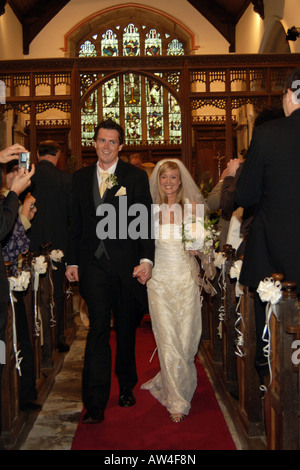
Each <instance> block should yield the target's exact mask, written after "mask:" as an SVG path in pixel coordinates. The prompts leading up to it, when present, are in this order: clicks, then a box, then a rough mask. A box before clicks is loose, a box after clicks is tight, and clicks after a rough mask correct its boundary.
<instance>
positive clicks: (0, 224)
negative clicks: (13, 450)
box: [0, 144, 34, 449]
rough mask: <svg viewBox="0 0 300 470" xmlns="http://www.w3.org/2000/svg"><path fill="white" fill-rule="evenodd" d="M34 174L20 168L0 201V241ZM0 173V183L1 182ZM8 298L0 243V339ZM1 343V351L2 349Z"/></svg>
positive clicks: (7, 156) (9, 153) (14, 149)
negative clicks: (20, 197) (7, 191)
mask: <svg viewBox="0 0 300 470" xmlns="http://www.w3.org/2000/svg"><path fill="white" fill-rule="evenodd" d="M20 152H27V150H26V149H25V148H24V147H22V146H21V145H19V144H14V145H11V146H10V147H7V148H5V149H4V150H2V151H1V152H0V163H7V162H9V161H11V160H14V159H15V158H16V155H17V154H18V153H20ZM33 174H34V165H33V166H32V169H31V171H30V172H28V171H27V170H24V169H21V170H20V171H19V172H18V173H17V175H16V177H15V178H14V181H13V183H12V186H11V190H10V191H9V193H8V195H7V196H6V198H4V199H3V201H1V203H0V242H1V241H2V240H3V239H4V238H5V237H6V236H7V235H8V233H9V232H10V231H11V229H12V228H13V225H14V223H15V221H16V217H17V214H18V210H19V195H20V194H21V193H22V192H23V191H24V190H25V189H26V188H27V187H28V186H29V185H30V178H31V177H32V175H33ZM1 179H2V178H1V173H0V184H1ZM8 300H9V284H8V279H7V275H6V270H5V265H4V259H3V254H2V249H1V245H0V341H3V342H4V340H5V327H6V317H7V307H6V305H7V301H8ZM2 344H3V343H1V351H3V348H2ZM0 359H1V360H0V434H1V422H2V418H1V409H2V403H1V389H2V385H1V375H2V363H1V361H2V360H3V358H2V355H1V357H0ZM0 449H1V447H0Z"/></svg>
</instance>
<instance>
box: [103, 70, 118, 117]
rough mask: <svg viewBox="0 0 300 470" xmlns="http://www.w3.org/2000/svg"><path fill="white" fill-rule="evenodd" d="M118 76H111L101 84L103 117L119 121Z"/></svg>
mask: <svg viewBox="0 0 300 470" xmlns="http://www.w3.org/2000/svg"><path fill="white" fill-rule="evenodd" d="M119 101H120V100H119V77H116V78H112V79H111V80H109V81H108V82H105V83H104V85H103V86H102V108H103V118H104V119H108V118H112V119H114V120H115V121H117V122H120V109H119V108H120V106H119Z"/></svg>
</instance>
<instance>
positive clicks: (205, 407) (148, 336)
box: [72, 322, 235, 451]
mask: <svg viewBox="0 0 300 470" xmlns="http://www.w3.org/2000/svg"><path fill="white" fill-rule="evenodd" d="M114 337H115V335H114V332H112V339H111V342H112V354H113V356H114V352H115V341H114V339H115V338H114ZM154 349H155V342H154V338H153V335H152V332H151V326H150V323H148V322H144V323H143V324H142V326H141V327H140V328H139V329H138V332H137V341H136V358H137V371H138V375H139V382H138V384H137V385H136V387H135V389H134V393H135V397H136V405H135V406H133V407H132V408H121V407H120V406H119V405H118V394H119V388H118V383H117V379H116V377H115V375H114V374H113V378H112V387H111V395H110V399H109V402H108V406H107V408H106V411H105V418H104V421H103V422H102V423H99V424H82V423H81V422H80V423H79V425H78V428H77V431H76V434H75V437H74V440H73V445H72V450H106V451H107V450H127V451H128V450H170V451H174V450H234V449H235V445H234V442H233V440H232V438H231V435H230V433H229V431H228V428H227V425H226V422H225V420H224V417H223V414H222V412H221V410H220V408H219V405H218V402H217V400H216V398H215V395H214V393H213V390H212V388H211V385H210V383H209V380H208V378H207V375H206V373H205V371H204V369H203V367H202V365H201V364H200V361H199V360H198V359H197V370H198V387H197V390H196V392H195V395H194V397H193V400H192V408H191V411H190V414H189V415H188V416H187V417H186V418H185V419H184V420H183V421H182V422H181V423H172V422H171V420H170V418H169V414H168V412H167V411H166V409H165V408H164V407H163V406H162V405H161V404H160V403H159V402H158V401H157V400H156V399H155V398H154V397H153V396H152V395H151V394H150V392H149V391H147V390H140V386H141V384H142V383H143V382H146V381H147V380H149V379H150V378H151V377H153V376H154V375H155V374H156V372H157V371H158V370H159V365H158V356H157V353H156V354H155V356H154V358H153V360H152V362H151V363H150V362H149V360H150V358H151V356H152V353H153V351H154ZM113 359H114V357H113ZM113 365H114V360H113Z"/></svg>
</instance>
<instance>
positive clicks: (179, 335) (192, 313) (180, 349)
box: [141, 224, 202, 415]
mask: <svg viewBox="0 0 300 470" xmlns="http://www.w3.org/2000/svg"><path fill="white" fill-rule="evenodd" d="M192 257H193V255H191V254H190V253H187V252H185V251H184V249H183V243H182V237H181V226H179V225H175V224H164V225H161V227H160V234H159V238H158V239H156V241H155V264H154V267H153V271H152V278H151V279H150V280H149V281H148V283H147V289H148V300H149V310H150V316H151V322H152V329H153V333H154V337H155V341H156V345H157V350H158V356H159V362H160V371H159V372H158V374H157V375H156V376H155V377H154V378H152V379H151V380H149V381H148V382H146V383H144V384H143V385H142V386H141V388H142V389H144V390H149V391H150V392H151V393H152V395H153V396H154V397H155V398H156V399H157V400H159V402H160V403H161V404H162V405H164V406H165V407H166V408H167V410H168V411H169V412H170V413H182V414H186V415H187V414H188V413H189V410H190V407H191V399H192V397H193V394H194V392H195V390H196V387H197V371H196V367H195V355H196V354H197V352H198V347H199V342H200V337H201V329H202V322H201V299H200V291H199V286H198V285H196V283H195V281H194V280H193V277H192V274H191V266H192V263H193V262H194V263H196V260H194V259H192Z"/></svg>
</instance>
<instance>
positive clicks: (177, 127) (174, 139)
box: [168, 93, 181, 144]
mask: <svg viewBox="0 0 300 470" xmlns="http://www.w3.org/2000/svg"><path fill="white" fill-rule="evenodd" d="M168 101H169V103H168V104H169V139H170V142H171V143H172V144H180V142H181V111H180V106H179V105H178V103H177V101H176V99H175V98H174V96H173V95H171V93H169V94H168Z"/></svg>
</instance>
